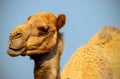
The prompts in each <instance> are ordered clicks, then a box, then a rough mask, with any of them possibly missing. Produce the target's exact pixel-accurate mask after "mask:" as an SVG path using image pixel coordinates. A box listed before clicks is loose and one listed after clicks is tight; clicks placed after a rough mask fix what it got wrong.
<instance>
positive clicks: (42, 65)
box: [7, 12, 66, 79]
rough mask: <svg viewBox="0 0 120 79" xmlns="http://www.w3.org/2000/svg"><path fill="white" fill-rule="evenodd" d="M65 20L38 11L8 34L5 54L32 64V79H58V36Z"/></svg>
mask: <svg viewBox="0 0 120 79" xmlns="http://www.w3.org/2000/svg"><path fill="white" fill-rule="evenodd" d="M65 21H66V17H65V15H64V14H60V15H59V16H58V18H57V17H56V16H55V15H54V14H52V13H43V12H39V13H36V14H35V15H33V16H30V17H29V18H28V20H27V21H26V22H25V23H23V24H21V25H19V26H17V27H16V28H15V29H14V30H13V31H12V32H11V34H10V39H9V49H8V51H7V52H8V54H9V55H10V56H13V57H14V56H19V55H22V56H26V55H28V56H30V57H31V59H33V60H34V61H35V67H34V77H35V79H59V62H60V56H61V52H62V48H63V40H62V36H61V34H60V33H59V30H60V28H61V27H63V26H64V24H65Z"/></svg>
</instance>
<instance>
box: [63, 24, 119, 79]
mask: <svg viewBox="0 0 120 79" xmlns="http://www.w3.org/2000/svg"><path fill="white" fill-rule="evenodd" d="M61 79H120V29H119V28H117V27H115V26H105V27H104V28H103V29H101V30H100V31H99V32H97V33H96V34H95V35H94V36H93V37H92V38H91V39H90V41H89V42H88V43H87V44H86V45H84V46H82V47H80V48H78V49H77V50H76V52H75V53H74V54H73V55H72V57H71V58H70V60H69V61H68V63H67V65H66V66H65V67H64V69H63V72H62V74H61Z"/></svg>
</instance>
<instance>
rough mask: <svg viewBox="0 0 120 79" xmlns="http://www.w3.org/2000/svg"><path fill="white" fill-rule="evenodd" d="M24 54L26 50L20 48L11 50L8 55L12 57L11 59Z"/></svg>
mask: <svg viewBox="0 0 120 79" xmlns="http://www.w3.org/2000/svg"><path fill="white" fill-rule="evenodd" d="M24 52H25V48H24V47H22V48H19V49H13V48H9V49H8V50H7V54H8V55H10V56H11V57H16V56H19V55H24Z"/></svg>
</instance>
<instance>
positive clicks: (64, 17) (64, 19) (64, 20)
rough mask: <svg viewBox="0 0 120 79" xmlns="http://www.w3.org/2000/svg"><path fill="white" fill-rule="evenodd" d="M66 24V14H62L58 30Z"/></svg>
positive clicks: (58, 20) (58, 22)
mask: <svg viewBox="0 0 120 79" xmlns="http://www.w3.org/2000/svg"><path fill="white" fill-rule="evenodd" d="M65 23H66V16H65V15H64V14H60V15H59V16H58V18H57V24H56V25H57V29H58V30H59V29H60V28H62V27H63V26H64V25H65Z"/></svg>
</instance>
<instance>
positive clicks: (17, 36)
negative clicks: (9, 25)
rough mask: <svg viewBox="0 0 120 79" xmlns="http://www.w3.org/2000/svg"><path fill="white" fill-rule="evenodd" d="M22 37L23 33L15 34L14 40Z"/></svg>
mask: <svg viewBox="0 0 120 79" xmlns="http://www.w3.org/2000/svg"><path fill="white" fill-rule="evenodd" d="M21 36H22V33H16V34H15V36H14V38H15V39H16V38H20V37H21Z"/></svg>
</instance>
